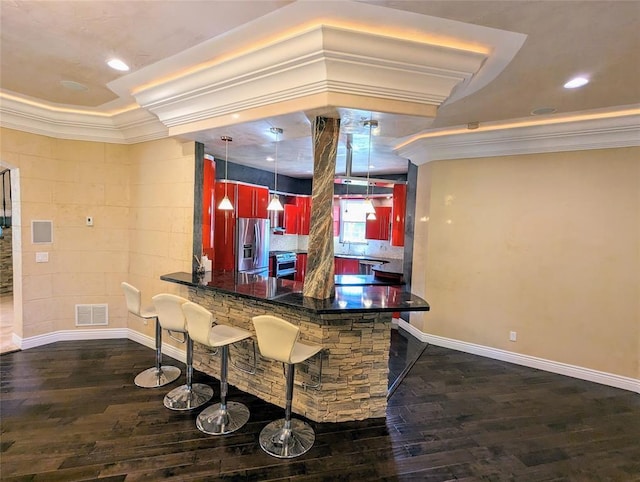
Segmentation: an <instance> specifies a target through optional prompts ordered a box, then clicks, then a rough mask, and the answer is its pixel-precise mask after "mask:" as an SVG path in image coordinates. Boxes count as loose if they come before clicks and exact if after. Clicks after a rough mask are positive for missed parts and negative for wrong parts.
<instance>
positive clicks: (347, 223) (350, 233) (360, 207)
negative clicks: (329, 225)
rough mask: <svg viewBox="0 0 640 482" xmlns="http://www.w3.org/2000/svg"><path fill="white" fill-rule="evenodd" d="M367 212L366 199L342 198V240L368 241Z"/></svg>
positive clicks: (348, 241)
mask: <svg viewBox="0 0 640 482" xmlns="http://www.w3.org/2000/svg"><path fill="white" fill-rule="evenodd" d="M366 219H367V213H366V212H365V204H364V199H342V200H341V201H340V224H342V226H341V227H340V242H341V243H366V242H367V240H366V239H365V231H366Z"/></svg>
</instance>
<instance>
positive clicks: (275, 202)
mask: <svg viewBox="0 0 640 482" xmlns="http://www.w3.org/2000/svg"><path fill="white" fill-rule="evenodd" d="M271 132H273V133H274V134H275V135H276V155H275V164H274V173H275V179H274V183H273V184H274V185H273V197H272V198H271V201H270V202H269V205H268V206H267V211H284V208H283V207H282V203H281V202H280V199H279V197H278V136H279V135H280V134H282V132H283V131H282V129H280V128H279V127H272V128H271Z"/></svg>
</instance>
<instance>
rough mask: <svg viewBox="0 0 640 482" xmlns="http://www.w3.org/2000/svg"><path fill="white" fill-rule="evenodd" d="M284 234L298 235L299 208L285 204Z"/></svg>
mask: <svg viewBox="0 0 640 482" xmlns="http://www.w3.org/2000/svg"><path fill="white" fill-rule="evenodd" d="M283 207H284V223H283V227H284V232H285V234H298V212H299V209H298V206H296V205H295V204H285V205H284V206H283Z"/></svg>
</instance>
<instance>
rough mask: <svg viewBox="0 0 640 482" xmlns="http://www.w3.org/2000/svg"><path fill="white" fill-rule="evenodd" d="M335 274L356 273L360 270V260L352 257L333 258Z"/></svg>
mask: <svg viewBox="0 0 640 482" xmlns="http://www.w3.org/2000/svg"><path fill="white" fill-rule="evenodd" d="M333 263H334V269H335V274H358V273H359V272H360V260H358V259H352V258H341V257H339V256H336V257H335V258H333Z"/></svg>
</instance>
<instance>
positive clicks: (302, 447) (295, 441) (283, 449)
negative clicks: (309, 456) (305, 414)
mask: <svg viewBox="0 0 640 482" xmlns="http://www.w3.org/2000/svg"><path fill="white" fill-rule="evenodd" d="M285 423H286V420H285V419H280V420H275V421H273V422H271V423H270V424H269V425H267V426H266V427H265V428H263V429H262V431H261V432H260V447H262V450H264V451H265V452H267V453H268V454H269V455H272V456H274V457H278V458H280V459H291V458H293V457H298V456H299V455H302V454H304V453H306V452H308V451H309V449H310V448H311V447H312V446H313V442H315V440H316V435H315V433H314V432H313V429H312V428H311V426H310V425H309V424H308V423H306V422H303V421H302V420H298V419H296V418H292V419H291V421H290V427H291V428H289V429H286V428H285Z"/></svg>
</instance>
